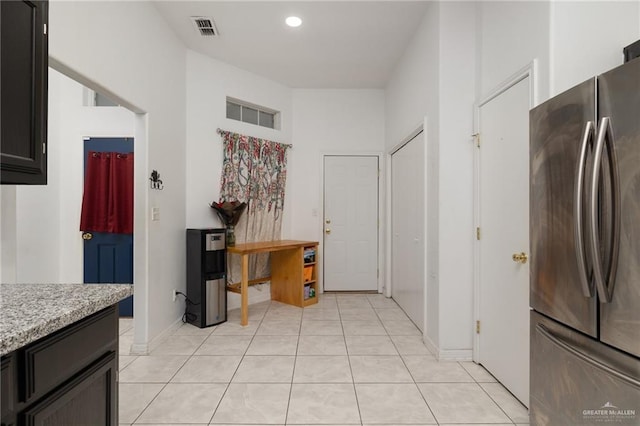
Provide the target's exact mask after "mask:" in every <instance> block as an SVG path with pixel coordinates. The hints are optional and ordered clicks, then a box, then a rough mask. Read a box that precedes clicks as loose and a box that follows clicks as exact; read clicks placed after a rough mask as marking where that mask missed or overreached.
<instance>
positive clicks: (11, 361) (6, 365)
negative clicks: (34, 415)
mask: <svg viewBox="0 0 640 426" xmlns="http://www.w3.org/2000/svg"><path fill="white" fill-rule="evenodd" d="M0 383H1V388H0V400H1V402H0V421H1V422H2V426H5V425H6V426H10V425H13V424H14V423H15V422H14V411H13V410H14V408H15V407H14V406H15V402H16V401H15V389H16V383H15V357H14V356H13V354H10V355H8V356H3V357H2V369H1V374H0Z"/></svg>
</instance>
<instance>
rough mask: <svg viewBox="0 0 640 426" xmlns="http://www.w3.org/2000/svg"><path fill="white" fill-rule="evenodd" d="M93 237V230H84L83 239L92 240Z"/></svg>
mask: <svg viewBox="0 0 640 426" xmlns="http://www.w3.org/2000/svg"><path fill="white" fill-rule="evenodd" d="M92 238H93V234H92V233H91V232H83V233H82V239H83V240H90V239H92Z"/></svg>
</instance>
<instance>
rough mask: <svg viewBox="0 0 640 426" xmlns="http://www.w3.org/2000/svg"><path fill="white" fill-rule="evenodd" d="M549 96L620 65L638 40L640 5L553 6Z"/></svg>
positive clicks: (592, 4) (631, 3)
mask: <svg viewBox="0 0 640 426" xmlns="http://www.w3.org/2000/svg"><path fill="white" fill-rule="evenodd" d="M551 7H552V9H551V13H552V20H551V43H552V46H553V48H552V51H551V55H552V56H551V65H552V66H551V71H550V72H551V76H552V79H551V90H550V92H551V96H554V95H556V94H558V93H561V92H563V91H565V90H567V89H569V88H571V87H573V86H575V85H576V84H579V83H581V82H582V81H584V80H586V79H588V78H590V77H593V76H595V75H597V74H600V73H603V72H605V71H607V70H609V69H611V68H614V67H616V66H618V65H620V64H622V63H623V54H622V48H623V47H625V46H628V45H629V44H631V43H633V42H634V41H636V40H638V39H639V38H640V1H638V0H635V1H602V2H554V3H553V4H552V6H551Z"/></svg>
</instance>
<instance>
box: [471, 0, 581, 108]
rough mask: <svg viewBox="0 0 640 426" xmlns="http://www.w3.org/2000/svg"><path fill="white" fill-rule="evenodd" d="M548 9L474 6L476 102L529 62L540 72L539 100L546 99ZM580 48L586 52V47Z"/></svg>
mask: <svg viewBox="0 0 640 426" xmlns="http://www.w3.org/2000/svg"><path fill="white" fill-rule="evenodd" d="M580 3H583V2H580ZM550 7H551V6H550V3H549V2H544V1H533V2H526V1H523V2H520V1H511V2H479V3H478V27H477V28H478V32H477V37H478V38H479V49H480V50H479V52H478V53H477V55H478V61H479V66H480V67H479V69H478V72H479V75H480V77H479V79H478V80H479V82H480V86H479V87H478V88H477V93H476V94H477V95H478V98H479V99H481V98H482V97H484V96H486V95H487V94H489V93H491V92H492V91H493V90H495V89H496V88H497V87H498V86H499V85H501V84H502V83H503V82H504V81H505V80H507V79H508V78H509V77H510V76H512V75H513V74H514V73H516V72H517V71H519V70H520V69H522V68H524V67H525V66H527V65H528V64H529V63H530V62H531V61H532V60H533V59H537V60H538V69H539V70H540V72H539V75H538V87H539V90H538V93H539V94H540V96H541V97H542V98H545V99H546V97H548V94H549V75H548V69H549V67H550V65H549V63H550V60H549V50H550V42H549V40H550V26H551V24H550V16H551V11H550ZM582 47H583V48H584V49H586V50H588V49H589V47H588V46H587V45H585V46H582ZM479 99H478V100H479Z"/></svg>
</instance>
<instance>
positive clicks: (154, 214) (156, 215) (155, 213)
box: [151, 207, 160, 222]
mask: <svg viewBox="0 0 640 426" xmlns="http://www.w3.org/2000/svg"><path fill="white" fill-rule="evenodd" d="M151 220H152V221H154V222H156V221H158V220H160V207H152V208H151Z"/></svg>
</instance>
